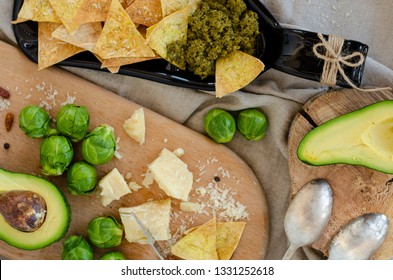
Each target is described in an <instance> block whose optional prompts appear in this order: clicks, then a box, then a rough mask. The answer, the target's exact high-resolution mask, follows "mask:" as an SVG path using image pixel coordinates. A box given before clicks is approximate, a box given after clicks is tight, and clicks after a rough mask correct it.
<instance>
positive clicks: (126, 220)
mask: <svg viewBox="0 0 393 280" xmlns="http://www.w3.org/2000/svg"><path fill="white" fill-rule="evenodd" d="M131 212H133V213H134V214H135V215H137V216H138V218H139V219H140V220H141V222H142V223H143V224H144V225H145V226H146V228H147V229H148V230H149V231H150V233H151V234H152V235H153V237H154V239H155V240H157V241H160V240H168V239H170V238H171V234H170V230H169V223H170V216H171V200H170V199H169V198H168V199H162V200H154V201H150V202H146V203H144V204H141V205H138V206H133V207H122V208H120V209H119V213H120V218H121V221H122V224H123V226H124V232H125V237H126V239H127V241H128V242H138V243H141V244H146V243H147V239H146V237H145V235H144V234H143V231H142V230H141V228H140V227H139V226H138V224H137V222H136V221H135V219H134V217H133V216H132V215H131Z"/></svg>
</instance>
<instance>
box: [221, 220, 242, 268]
mask: <svg viewBox="0 0 393 280" xmlns="http://www.w3.org/2000/svg"><path fill="white" fill-rule="evenodd" d="M245 225H246V223H245V222H218V223H217V243H216V246H217V255H218V259H219V260H230V259H231V257H232V255H233V252H234V251H235V250H236V247H237V245H238V244H239V241H240V238H241V236H242V234H243V229H244V226H245Z"/></svg>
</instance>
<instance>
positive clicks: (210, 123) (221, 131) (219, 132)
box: [204, 108, 236, 143]
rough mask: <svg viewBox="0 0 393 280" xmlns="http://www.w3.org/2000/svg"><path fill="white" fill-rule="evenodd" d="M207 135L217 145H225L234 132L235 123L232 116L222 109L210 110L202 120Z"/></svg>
mask: <svg viewBox="0 0 393 280" xmlns="http://www.w3.org/2000/svg"><path fill="white" fill-rule="evenodd" d="M204 127H205V131H206V132H207V134H208V135H209V136H210V137H211V138H212V139H213V140H214V141H216V142H217V143H227V142H229V141H231V140H232V138H233V136H234V135H235V132H236V122H235V119H234V118H233V116H232V115H231V114H230V113H228V112H227V111H224V110H222V109H218V108H216V109H212V110H210V111H209V112H208V113H207V114H206V115H205V118H204Z"/></svg>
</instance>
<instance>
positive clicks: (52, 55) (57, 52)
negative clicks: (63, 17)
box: [38, 22, 84, 70]
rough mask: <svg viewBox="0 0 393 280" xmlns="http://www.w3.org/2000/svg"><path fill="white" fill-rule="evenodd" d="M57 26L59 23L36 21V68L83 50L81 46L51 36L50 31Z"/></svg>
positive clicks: (46, 65) (54, 62) (39, 68)
mask: <svg viewBox="0 0 393 280" xmlns="http://www.w3.org/2000/svg"><path fill="white" fill-rule="evenodd" d="M59 26H60V24H59V23H52V22H39V23H38V70H41V69H44V68H46V67H49V66H51V65H53V64H56V63H58V62H60V61H62V60H64V59H67V58H69V57H71V56H73V55H75V54H77V53H80V52H82V51H84V49H82V48H79V47H77V46H74V45H71V44H68V43H66V42H64V41H61V40H59V39H56V38H53V37H52V33H53V31H55V30H56V29H57V28H58V27H59Z"/></svg>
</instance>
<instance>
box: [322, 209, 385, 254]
mask: <svg viewBox="0 0 393 280" xmlns="http://www.w3.org/2000/svg"><path fill="white" fill-rule="evenodd" d="M388 229H389V220H388V218H387V217H386V216H385V215H384V214H379V213H371V214H365V215H362V216H360V217H358V218H356V219H354V220H352V221H350V222H349V223H348V224H347V225H345V226H344V227H343V228H342V229H341V230H340V231H339V232H338V233H337V234H336V235H335V236H334V237H333V239H332V241H331V243H330V247H329V258H328V259H329V260H368V259H370V258H371V257H372V256H373V255H374V253H375V252H376V251H377V249H378V248H379V247H380V246H381V244H382V243H383V241H384V240H385V237H386V234H387V232H388Z"/></svg>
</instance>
